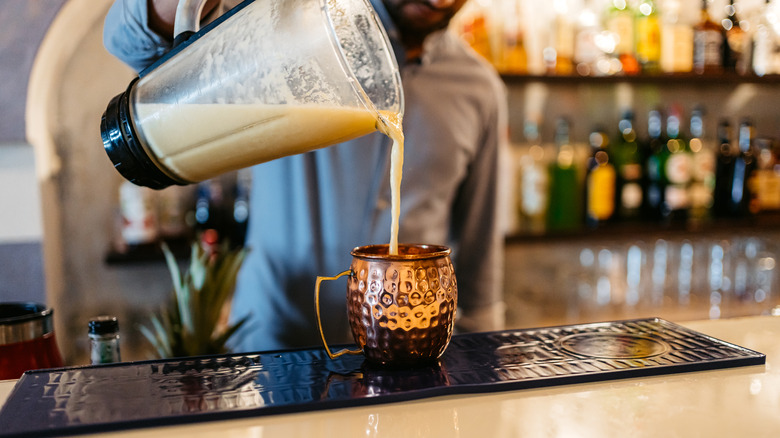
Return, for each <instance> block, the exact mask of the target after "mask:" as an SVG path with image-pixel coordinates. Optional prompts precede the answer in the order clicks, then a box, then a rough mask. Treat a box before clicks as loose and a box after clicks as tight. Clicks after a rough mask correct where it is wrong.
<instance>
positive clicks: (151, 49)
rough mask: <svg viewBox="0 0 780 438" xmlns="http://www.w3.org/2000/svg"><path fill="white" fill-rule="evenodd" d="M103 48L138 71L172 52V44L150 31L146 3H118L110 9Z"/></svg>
mask: <svg viewBox="0 0 780 438" xmlns="http://www.w3.org/2000/svg"><path fill="white" fill-rule="evenodd" d="M103 45H104V46H105V47H106V50H108V52H109V53H111V54H112V55H114V56H116V57H117V58H118V59H119V60H121V61H122V62H124V63H125V64H127V65H129V66H130V67H131V68H133V69H134V70H135V71H141V70H143V69H144V68H146V67H148V66H149V65H151V64H152V63H154V62H155V61H156V60H158V59H159V58H160V57H162V56H163V55H164V54H165V53H166V52H168V51H169V50H170V49H171V41H169V40H168V39H166V38H164V37H162V36H160V35H158V34H157V33H155V32H154V31H153V30H151V29H150V28H149V14H148V13H147V0H116V1H115V2H114V4H113V5H111V8H110V9H109V11H108V14H107V15H106V19H105V22H104V27H103Z"/></svg>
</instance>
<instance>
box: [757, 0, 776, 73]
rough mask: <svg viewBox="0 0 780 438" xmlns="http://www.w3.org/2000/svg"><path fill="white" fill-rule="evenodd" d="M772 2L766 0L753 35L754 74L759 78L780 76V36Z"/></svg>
mask: <svg viewBox="0 0 780 438" xmlns="http://www.w3.org/2000/svg"><path fill="white" fill-rule="evenodd" d="M776 21H777V18H776V13H775V12H774V11H773V8H772V4H771V3H770V0H766V2H765V3H764V7H763V9H762V11H761V14H760V17H759V20H758V25H757V26H756V30H755V32H754V33H753V61H752V64H753V72H754V73H755V74H757V75H758V76H764V75H769V74H780V35H778V33H777V32H776V29H775V25H774V23H775V22H776Z"/></svg>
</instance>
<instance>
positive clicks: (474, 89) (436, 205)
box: [104, 0, 507, 351]
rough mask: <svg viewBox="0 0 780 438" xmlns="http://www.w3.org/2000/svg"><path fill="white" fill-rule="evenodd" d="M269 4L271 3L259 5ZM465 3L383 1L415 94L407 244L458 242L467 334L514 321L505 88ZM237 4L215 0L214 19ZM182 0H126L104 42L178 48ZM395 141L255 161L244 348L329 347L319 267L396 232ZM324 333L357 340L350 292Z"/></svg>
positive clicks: (144, 50)
mask: <svg viewBox="0 0 780 438" xmlns="http://www.w3.org/2000/svg"><path fill="white" fill-rule="evenodd" d="M262 1H270V0H262ZM465 1H466V0H372V1H371V3H372V5H373V6H374V8H375V10H376V12H377V14H378V15H379V17H380V19H381V21H382V23H383V25H384V27H385V29H386V31H387V33H388V35H389V37H390V40H391V43H392V45H393V49H394V51H395V54H396V56H397V60H398V64H399V67H400V70H401V77H402V82H403V86H404V98H405V102H406V108H405V114H404V123H403V128H404V129H403V130H404V134H405V137H406V139H405V157H404V168H403V182H402V185H401V203H402V204H401V216H400V230H399V241H400V242H403V243H427V244H443V245H448V246H450V247H451V248H452V250H453V253H452V260H453V264H454V267H455V273H456V276H457V280H458V291H459V296H458V304H459V305H458V314H457V315H458V316H457V320H456V330H459V331H462V332H466V331H486V330H498V329H501V328H503V324H504V305H503V294H502V280H503V235H502V227H501V223H500V215H499V206H498V202H499V198H498V192H499V158H500V155H501V154H502V152H501V151H502V148H504V147H506V141H507V138H506V133H507V125H506V123H507V120H506V119H507V109H506V92H505V89H504V85H503V82H502V81H501V79H500V78H499V76H498V75H497V73H496V72H495V70H494V69H493V68H492V67H491V66H489V64H488V63H487V62H485V61H484V60H483V59H481V58H480V57H479V56H478V55H477V54H476V53H475V52H473V51H472V50H471V49H470V48H468V47H467V46H466V44H464V42H463V41H461V39H460V38H459V37H458V36H457V35H455V34H454V33H452V32H451V31H449V30H447V26H448V24H449V22H450V20H451V19H452V17H453V15H455V13H457V12H458V11H459V10H460V8H461V7H462V6H463V4H464V3H465ZM235 3H237V2H235V1H234V2H229V1H225V2H224V3H221V4H220V3H218V2H216V1H214V0H209V1H207V3H206V5H205V6H204V21H208V20H212V19H214V18H215V17H216V16H218V15H219V14H221V13H223V12H224V11H226V10H227V9H228V8H229V7H231V6H233V5H234V4H235ZM175 10H176V1H175V0H116V1H115V2H114V4H113V5H112V7H111V9H110V11H109V13H108V15H107V17H106V21H105V27H104V44H105V46H106V48H107V49H108V50H109V52H111V53H112V54H114V55H115V56H116V57H118V58H119V59H121V60H122V61H123V62H125V63H126V64H128V65H129V66H131V67H132V68H134V69H135V70H136V71H140V70H142V69H143V68H145V67H147V66H148V65H150V64H152V63H153V62H154V61H155V60H157V59H159V58H160V57H161V56H163V55H164V54H165V53H166V52H167V51H168V50H170V48H171V42H172V40H173V19H174V17H175ZM390 147H391V142H390V140H389V139H388V138H387V137H386V136H384V135H382V134H379V133H374V134H370V135H366V136H363V137H360V138H358V139H355V140H351V141H348V142H345V143H342V144H338V145H335V146H331V147H327V148H324V149H319V150H315V151H313V152H309V153H305V154H301V155H294V156H290V157H285V158H281V159H277V160H274V161H271V162H268V163H263V164H260V165H257V166H254V168H253V170H252V176H253V183H252V191H251V199H250V203H251V213H250V216H249V226H248V232H247V237H246V241H245V245H246V246H247V247H248V248H250V252H249V255H248V256H247V258H246V260H245V262H244V264H243V266H242V269H241V271H240V273H239V276H238V282H237V286H236V293H235V297H234V300H233V303H232V309H231V314H232V318H234V319H238V318H241V317H244V316H246V315H247V314H250V315H251V319H250V322H249V327H250V328H251V332H249V333H245V336H243V337H242V338H241V340H240V342H238V343H237V345H233V349H234V350H235V351H260V350H271V349H282V348H290V347H307V346H312V345H318V344H319V343H320V337H319V332H318V329H317V324H316V317H315V314H314V304H313V291H314V283H315V279H316V276H317V275H333V274H335V273H337V272H341V271H343V270H344V269H346V268H347V267H348V266H349V264H350V261H351V256H350V250H351V249H352V248H354V247H356V246H361V245H366V244H374V243H387V241H388V240H389V236H390V222H391V211H390V210H391V209H390V177H389V169H390ZM321 308H322V315H323V326H324V327H323V328H324V331H325V336H326V338H327V339H328V341H329V342H332V343H334V344H335V343H348V342H351V341H352V340H351V336H350V334H349V325H348V321H347V317H346V305H345V298H344V292H343V289H342V290H341V291H339V292H336V291H332V292H327V291H325V292H323V297H322V303H321Z"/></svg>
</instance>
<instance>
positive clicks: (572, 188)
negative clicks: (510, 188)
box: [547, 118, 582, 231]
mask: <svg viewBox="0 0 780 438" xmlns="http://www.w3.org/2000/svg"><path fill="white" fill-rule="evenodd" d="M555 146H556V156H555V159H554V160H553V161H552V162H551V163H550V177H549V188H550V192H549V196H548V199H549V209H548V211H547V229H548V230H550V231H571V230H576V229H577V228H579V227H580V225H581V224H582V207H581V206H582V197H581V193H582V191H581V190H580V189H579V187H580V183H579V172H578V169H577V163H576V154H575V150H574V146H572V144H571V143H570V141H569V121H568V120H566V119H565V118H560V119H558V121H557V122H556V126H555Z"/></svg>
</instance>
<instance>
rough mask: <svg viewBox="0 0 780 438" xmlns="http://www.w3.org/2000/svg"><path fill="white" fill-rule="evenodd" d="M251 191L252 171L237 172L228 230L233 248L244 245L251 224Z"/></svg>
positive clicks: (242, 170)
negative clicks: (248, 226)
mask: <svg viewBox="0 0 780 438" xmlns="http://www.w3.org/2000/svg"><path fill="white" fill-rule="evenodd" d="M251 189H252V170H251V169H249V168H247V169H241V170H239V171H237V172H236V181H235V184H234V187H233V202H232V204H233V208H232V211H231V215H230V224H229V226H228V229H227V237H228V239H230V246H232V247H241V246H243V245H244V240H245V238H246V231H247V225H248V224H249V202H250V201H249V195H250V193H251Z"/></svg>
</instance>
